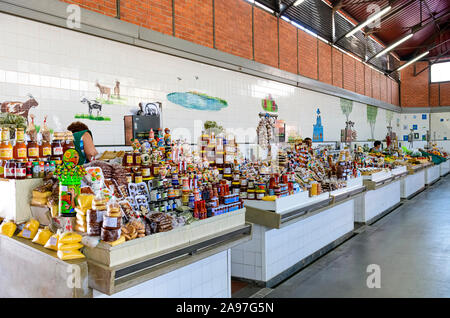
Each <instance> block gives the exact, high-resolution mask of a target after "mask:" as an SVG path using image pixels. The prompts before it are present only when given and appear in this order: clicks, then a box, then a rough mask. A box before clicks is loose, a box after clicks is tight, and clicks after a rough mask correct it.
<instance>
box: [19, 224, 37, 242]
mask: <svg viewBox="0 0 450 318" xmlns="http://www.w3.org/2000/svg"><path fill="white" fill-rule="evenodd" d="M38 229H39V222H38V221H36V220H35V219H31V220H30V221H28V222H27V223H26V224H25V226H24V228H23V229H22V231H20V233H19V234H18V235H17V236H18V237H23V238H26V239H29V240H32V239H34V237H35V236H36V233H37V231H38Z"/></svg>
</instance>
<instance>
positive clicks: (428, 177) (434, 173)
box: [425, 165, 441, 185]
mask: <svg viewBox="0 0 450 318" xmlns="http://www.w3.org/2000/svg"><path fill="white" fill-rule="evenodd" d="M440 177H441V168H440V167H439V165H437V166H436V165H433V166H431V167H429V168H427V169H425V185H432V184H433V183H435V182H436V181H437V180H438V179H439V178H440Z"/></svg>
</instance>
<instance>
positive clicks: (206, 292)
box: [94, 250, 231, 298]
mask: <svg viewBox="0 0 450 318" xmlns="http://www.w3.org/2000/svg"><path fill="white" fill-rule="evenodd" d="M230 255H231V253H230V250H227V251H223V252H220V253H218V254H215V255H213V256H210V257H207V258H205V259H203V260H201V261H198V262H196V263H192V264H190V265H188V266H185V267H182V268H180V269H177V270H175V271H172V272H170V273H167V274H165V275H162V276H158V277H156V278H154V279H151V280H149V281H147V282H145V283H142V284H139V285H137V286H134V287H131V288H128V289H126V290H124V291H121V292H118V293H116V294H114V295H112V296H111V297H114V298H229V297H231V282H230V276H231V274H230V272H231V265H230V258H231V256H230ZM94 297H96V298H107V297H110V296H108V295H105V294H102V293H100V292H98V291H96V290H94Z"/></svg>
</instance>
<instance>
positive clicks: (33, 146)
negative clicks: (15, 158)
mask: <svg viewBox="0 0 450 318" xmlns="http://www.w3.org/2000/svg"><path fill="white" fill-rule="evenodd" d="M27 157H28V159H38V158H39V146H38V144H37V142H35V141H29V142H28V144H27Z"/></svg>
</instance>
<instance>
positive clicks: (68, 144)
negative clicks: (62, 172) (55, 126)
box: [63, 132, 75, 153]
mask: <svg viewBox="0 0 450 318" xmlns="http://www.w3.org/2000/svg"><path fill="white" fill-rule="evenodd" d="M69 149H75V145H74V143H73V135H72V133H71V132H67V133H66V140H65V142H64V143H63V153H65V152H66V151H67V150H69Z"/></svg>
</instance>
